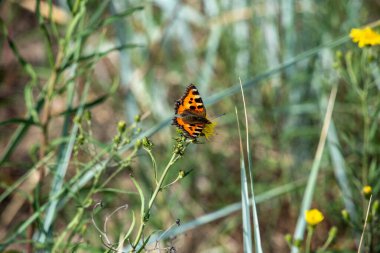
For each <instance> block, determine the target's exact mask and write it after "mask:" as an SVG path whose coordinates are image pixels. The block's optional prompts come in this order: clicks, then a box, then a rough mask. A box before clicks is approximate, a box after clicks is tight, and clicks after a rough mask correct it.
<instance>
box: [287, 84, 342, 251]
mask: <svg viewBox="0 0 380 253" xmlns="http://www.w3.org/2000/svg"><path fill="white" fill-rule="evenodd" d="M336 93H337V86H333V88H332V90H331V93H330V98H329V103H328V106H327V109H326V114H325V118H324V120H323V127H322V130H321V135H320V139H319V143H318V147H317V151H316V154H315V157H314V161H313V165H312V168H311V172H310V175H309V179H308V182H307V185H306V189H305V193H304V196H303V199H302V204H301V208H300V213H299V216H298V219H297V225H296V229H295V232H294V237H293V238H294V239H295V240H297V239H302V238H303V234H304V231H305V227H306V222H305V219H304V213H305V211H306V210H308V209H310V206H311V202H312V199H313V194H314V189H315V185H316V183H317V177H318V172H319V168H320V164H321V160H322V154H323V150H324V147H325V143H326V138H327V132H328V129H329V126H330V121H331V116H332V111H333V108H334V102H335V98H336ZM295 252H298V248H297V247H292V253H295Z"/></svg>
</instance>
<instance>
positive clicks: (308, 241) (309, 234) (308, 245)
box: [305, 225, 314, 253]
mask: <svg viewBox="0 0 380 253" xmlns="http://www.w3.org/2000/svg"><path fill="white" fill-rule="evenodd" d="M313 233H314V227H313V226H310V225H309V226H308V228H307V238H306V249H305V252H306V253H310V248H311V238H312V236H313Z"/></svg>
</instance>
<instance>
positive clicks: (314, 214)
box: [305, 209, 325, 226]
mask: <svg viewBox="0 0 380 253" xmlns="http://www.w3.org/2000/svg"><path fill="white" fill-rule="evenodd" d="M324 218H325V217H324V216H323V214H322V213H321V212H320V211H319V210H318V209H311V210H307V211H305V220H306V222H307V224H309V225H311V226H315V225H317V224H319V223H320V222H321V221H323V219H324Z"/></svg>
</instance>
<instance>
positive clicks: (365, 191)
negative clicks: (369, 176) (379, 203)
mask: <svg viewBox="0 0 380 253" xmlns="http://www.w3.org/2000/svg"><path fill="white" fill-rule="evenodd" d="M362 192H363V195H364V197H366V198H369V197H371V194H372V187H371V186H369V185H366V186H364V187H363V189H362Z"/></svg>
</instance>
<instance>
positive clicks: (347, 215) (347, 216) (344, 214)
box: [341, 209, 351, 223]
mask: <svg viewBox="0 0 380 253" xmlns="http://www.w3.org/2000/svg"><path fill="white" fill-rule="evenodd" d="M341 214H342V218H343V220H344V221H345V222H347V223H349V222H350V220H351V218H350V213H349V212H348V211H347V210H346V209H343V210H342V211H341Z"/></svg>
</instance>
